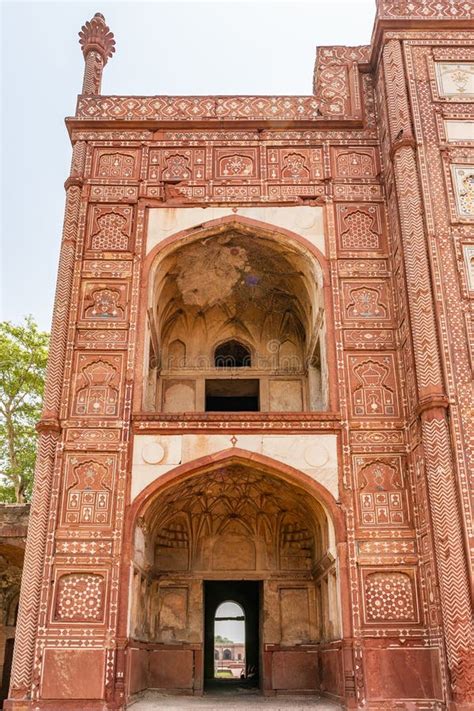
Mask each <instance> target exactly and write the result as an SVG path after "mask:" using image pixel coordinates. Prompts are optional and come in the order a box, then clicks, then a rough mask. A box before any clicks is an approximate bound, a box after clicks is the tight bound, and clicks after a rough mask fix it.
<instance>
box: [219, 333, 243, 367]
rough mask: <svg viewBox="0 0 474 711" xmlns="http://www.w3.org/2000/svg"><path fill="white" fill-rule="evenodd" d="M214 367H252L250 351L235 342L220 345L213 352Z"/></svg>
mask: <svg viewBox="0 0 474 711" xmlns="http://www.w3.org/2000/svg"><path fill="white" fill-rule="evenodd" d="M214 365H215V367H216V368H248V367H249V366H250V365H252V357H251V354H250V350H249V349H248V348H247V346H244V345H243V343H239V341H235V340H230V341H226V342H225V343H221V344H220V345H219V346H217V348H216V350H215V351H214Z"/></svg>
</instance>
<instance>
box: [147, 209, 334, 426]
mask: <svg viewBox="0 0 474 711" xmlns="http://www.w3.org/2000/svg"><path fill="white" fill-rule="evenodd" d="M247 222H250V221H247ZM247 222H246V221H240V220H239V221H237V220H234V221H232V222H226V223H224V224H219V225H218V226H213V225H209V226H203V225H200V226H198V228H197V229H193V230H190V231H189V232H188V233H186V235H183V236H182V237H181V238H178V237H177V238H176V240H173V241H172V242H170V243H169V244H167V245H165V246H164V247H162V248H160V250H159V252H158V253H157V254H156V256H155V258H154V259H153V260H152V261H151V262H150V264H149V271H148V272H147V294H146V302H147V303H146V313H147V319H146V323H144V326H145V328H144V332H145V342H144V344H143V371H142V378H141V380H142V381H143V395H142V402H141V403H140V405H139V407H140V408H142V409H143V410H144V411H146V412H169V413H172V412H183V413H185V412H203V411H208V412H215V411H241V412H247V411H261V412H281V411H288V412H302V411H311V410H313V411H324V410H327V409H328V408H329V382H328V366H327V362H328V357H327V330H328V325H327V316H326V307H325V295H326V290H325V284H324V283H323V270H322V267H321V264H320V263H319V261H318V259H317V258H316V256H315V254H314V253H313V252H312V251H311V250H310V249H309V248H308V247H306V246H305V245H303V244H302V242H304V240H302V241H301V243H300V242H299V241H298V240H297V239H296V236H294V237H289V236H288V235H283V234H279V233H278V232H277V230H276V229H275V230H272V228H271V226H270V225H267V226H266V227H261V226H257V225H250V224H247ZM144 298H145V295H144ZM221 351H222V352H221ZM137 405H138V403H137Z"/></svg>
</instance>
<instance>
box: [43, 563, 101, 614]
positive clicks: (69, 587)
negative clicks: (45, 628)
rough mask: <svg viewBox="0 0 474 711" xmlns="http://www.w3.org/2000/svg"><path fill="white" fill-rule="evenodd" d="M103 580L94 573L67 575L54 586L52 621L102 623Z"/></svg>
mask: <svg viewBox="0 0 474 711" xmlns="http://www.w3.org/2000/svg"><path fill="white" fill-rule="evenodd" d="M104 597H105V580H104V577H103V576H102V575H97V574H96V573H68V574H65V575H62V576H61V577H60V578H59V579H58V581H57V584H56V599H55V605H54V620H55V621H57V622H60V621H68V622H102V619H103V616H104Z"/></svg>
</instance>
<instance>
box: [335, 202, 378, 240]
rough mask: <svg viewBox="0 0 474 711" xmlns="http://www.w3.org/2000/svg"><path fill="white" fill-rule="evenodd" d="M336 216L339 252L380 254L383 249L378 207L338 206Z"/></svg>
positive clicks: (361, 205) (362, 205)
mask: <svg viewBox="0 0 474 711" xmlns="http://www.w3.org/2000/svg"><path fill="white" fill-rule="evenodd" d="M336 215H337V228H338V229H337V241H338V248H339V250H340V251H341V252H380V251H381V250H382V249H383V248H384V243H383V235H382V223H381V217H380V208H379V206H378V205H373V204H372V205H371V204H358V205H357V204H350V203H349V204H338V205H337V206H336Z"/></svg>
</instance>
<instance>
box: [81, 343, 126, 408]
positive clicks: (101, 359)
mask: <svg viewBox="0 0 474 711" xmlns="http://www.w3.org/2000/svg"><path fill="white" fill-rule="evenodd" d="M122 367H123V355H122V354H120V355H119V354H117V355H112V354H109V353H99V352H97V353H78V354H77V355H76V368H75V374H74V383H73V393H74V396H73V402H72V406H71V415H73V416H75V417H117V416H118V415H119V408H120V400H121V378H122Z"/></svg>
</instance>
